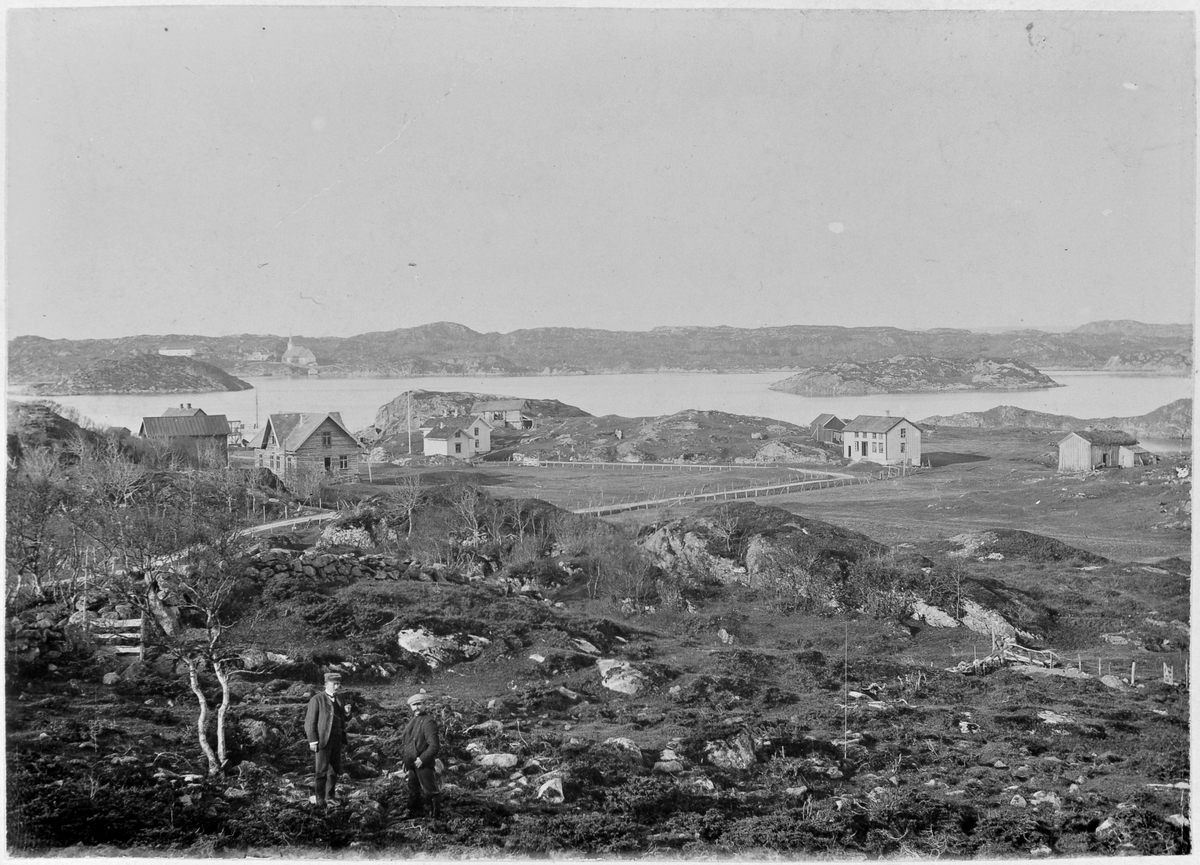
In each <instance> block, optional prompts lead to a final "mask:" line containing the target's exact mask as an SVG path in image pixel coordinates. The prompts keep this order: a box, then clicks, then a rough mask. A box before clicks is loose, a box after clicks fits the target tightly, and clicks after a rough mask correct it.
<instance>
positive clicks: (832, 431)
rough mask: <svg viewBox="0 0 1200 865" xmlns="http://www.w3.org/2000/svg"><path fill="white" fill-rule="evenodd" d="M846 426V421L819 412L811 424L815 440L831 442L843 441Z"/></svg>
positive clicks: (810, 427) (838, 442)
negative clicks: (843, 431)
mask: <svg viewBox="0 0 1200 865" xmlns="http://www.w3.org/2000/svg"><path fill="white" fill-rule="evenodd" d="M845 428H846V422H845V421H844V420H842V419H841V418H839V417H837V416H835V415H831V414H819V415H817V417H816V420H814V421H813V422H812V424H810V425H809V429H810V430H811V431H812V437H813V441H818V442H829V443H831V444H841V443H842V430H844V429H845Z"/></svg>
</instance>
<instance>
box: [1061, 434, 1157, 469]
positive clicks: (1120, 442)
mask: <svg viewBox="0 0 1200 865" xmlns="http://www.w3.org/2000/svg"><path fill="white" fill-rule="evenodd" d="M1136 446H1137V439H1135V438H1134V437H1133V436H1131V435H1130V434H1129V433H1127V432H1124V431H1123V430H1073V431H1071V432H1069V433H1067V435H1066V437H1064V438H1063V439H1062V440H1061V441H1060V442H1059V443H1058V470H1059V471H1060V472H1090V471H1091V470H1092V469H1103V468H1109V467H1110V466H1121V465H1130V466H1132V465H1134V464H1135V463H1134V458H1135V453H1136V452H1135V451H1134V450H1132V448H1134V447H1136ZM1122 450H1124V451H1125V452H1126V453H1125V454H1124V455H1122V453H1121V452H1122ZM1138 450H1144V448H1138ZM1123 459H1124V461H1122V460H1123Z"/></svg>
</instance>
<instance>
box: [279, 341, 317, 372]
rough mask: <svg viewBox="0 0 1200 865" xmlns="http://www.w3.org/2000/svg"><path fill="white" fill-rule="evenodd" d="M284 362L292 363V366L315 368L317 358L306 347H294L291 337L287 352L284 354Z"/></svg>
mask: <svg viewBox="0 0 1200 865" xmlns="http://www.w3.org/2000/svg"><path fill="white" fill-rule="evenodd" d="M283 362H284V363H290V364H291V365H292V366H314V365H315V364H316V362H317V356H316V355H315V354H313V353H312V352H311V351H309V350H308V349H307V348H304V346H300V345H294V344H293V343H292V338H291V337H290V336H289V337H288V344H287V350H285V351H284V353H283Z"/></svg>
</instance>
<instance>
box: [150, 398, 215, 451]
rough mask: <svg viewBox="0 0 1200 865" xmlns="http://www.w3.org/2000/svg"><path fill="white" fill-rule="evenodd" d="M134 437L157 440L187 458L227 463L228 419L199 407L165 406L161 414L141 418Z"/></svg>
mask: <svg viewBox="0 0 1200 865" xmlns="http://www.w3.org/2000/svg"><path fill="white" fill-rule="evenodd" d="M138 437H139V438H144V439H150V440H153V441H159V442H162V443H164V444H165V445H166V446H167V447H168V448H170V449H171V450H173V451H175V452H176V453H179V454H181V455H183V456H185V457H187V458H188V459H192V460H196V461H201V462H202V461H204V460H207V459H211V460H213V461H216V462H219V463H220V464H221V465H226V464H228V462H229V421H228V420H226V419H225V415H223V414H214V415H208V414H205V413H204V411H203V410H202V409H198V408H197V409H193V408H192V407H191V405H190V404H189V405H188V406H187V407H186V408H185V407H184V406H182V405H181V406H180V407H179V408H169V409H167V411H166V413H165V414H164V415H163V416H162V417H144V418H142V425H141V427H140V428H139V429H138Z"/></svg>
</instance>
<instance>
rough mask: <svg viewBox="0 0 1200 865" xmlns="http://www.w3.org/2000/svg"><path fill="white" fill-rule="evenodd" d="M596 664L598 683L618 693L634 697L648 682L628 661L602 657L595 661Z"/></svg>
mask: <svg viewBox="0 0 1200 865" xmlns="http://www.w3.org/2000/svg"><path fill="white" fill-rule="evenodd" d="M596 666H597V667H598V668H599V669H600V684H602V685H604V687H606V688H608V689H609V690H610V691H616V692H617V693H618V694H627V695H629V696H630V697H636V696H637V695H638V694H640V693H642V692H643V691H644V690H646V688H647V687H648V686H649V684H650V681H649V679H647V678H646V676H645V674H644V673H642V672H640V671H639V670H637V669H635V668H634V666H633V665H632V664H630V663H629V662H628V661H618V660H615V659H613V658H602V659H600V660H598V661H596Z"/></svg>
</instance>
